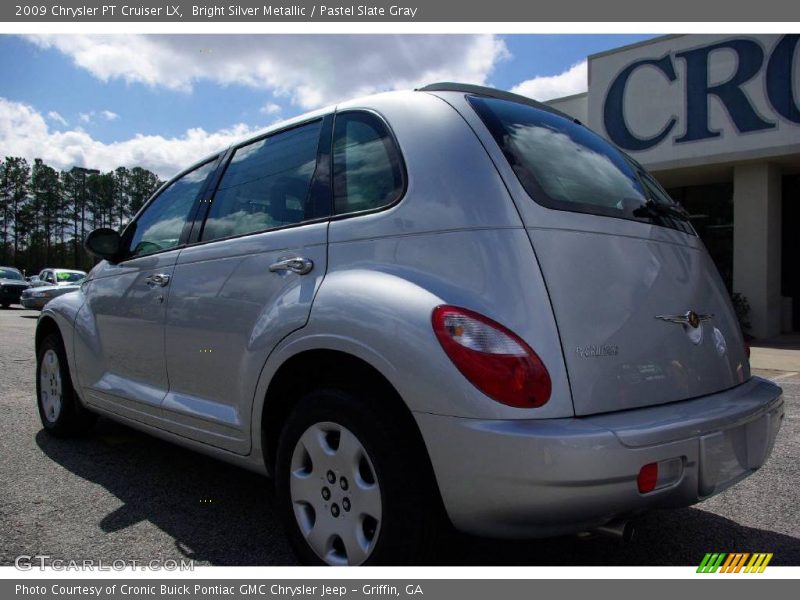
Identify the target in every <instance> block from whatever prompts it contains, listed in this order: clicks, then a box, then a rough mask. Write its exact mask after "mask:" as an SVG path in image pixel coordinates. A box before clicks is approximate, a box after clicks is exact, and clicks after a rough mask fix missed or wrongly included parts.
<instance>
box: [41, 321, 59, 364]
mask: <svg viewBox="0 0 800 600" xmlns="http://www.w3.org/2000/svg"><path fill="white" fill-rule="evenodd" d="M51 333H57V334H58V335H61V330H59V328H58V325H57V324H56V321H55V319H53V318H52V317H42V318H41V319H39V322H38V323H37V324H36V341H35V345H34V350H35V352H36V356H39V346H40V345H41V344H42V341H43V340H44V338H46V337H47V336H48V335H50V334H51Z"/></svg>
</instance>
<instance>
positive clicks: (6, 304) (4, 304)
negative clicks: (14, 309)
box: [2, 302, 11, 308]
mask: <svg viewBox="0 0 800 600" xmlns="http://www.w3.org/2000/svg"><path fill="white" fill-rule="evenodd" d="M2 306H3V308H8V307H9V306H11V305H10V304H9V303H8V302H3V304H2Z"/></svg>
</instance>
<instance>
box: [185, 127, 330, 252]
mask: <svg viewBox="0 0 800 600" xmlns="http://www.w3.org/2000/svg"><path fill="white" fill-rule="evenodd" d="M321 128H322V121H321V120H319V121H314V122H313V123H308V124H306V125H302V126H300V127H295V128H293V129H289V130H287V131H282V132H280V133H276V134H275V135H271V136H269V137H266V138H263V139H260V140H258V141H255V142H252V143H250V144H247V145H246V146H241V147H240V148H238V149H237V150H236V152H235V153H234V154H233V157H232V158H231V161H230V163H229V164H228V167H227V169H226V170H225V174H224V175H223V176H222V179H221V180H220V183H219V187H218V188H217V192H216V194H214V200H213V202H212V203H211V209H210V210H209V213H208V218H207V219H206V223H205V226H204V227H203V233H202V236H201V240H203V241H208V240H217V239H220V238H226V237H231V236H235V235H243V234H246V233H253V232H256V231H264V230H267V229H274V228H276V227H283V226H285V225H294V224H295V223H301V222H302V221H305V220H307V219H310V218H314V217H313V211H312V210H311V207H310V206H309V187H310V184H311V179H312V177H313V176H314V171H315V169H316V166H317V150H318V148H319V138H320V130H321Z"/></svg>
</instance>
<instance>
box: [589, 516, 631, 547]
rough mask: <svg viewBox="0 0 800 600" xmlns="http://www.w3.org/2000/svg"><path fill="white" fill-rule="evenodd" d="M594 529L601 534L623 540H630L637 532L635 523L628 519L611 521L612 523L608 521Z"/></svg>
mask: <svg viewBox="0 0 800 600" xmlns="http://www.w3.org/2000/svg"><path fill="white" fill-rule="evenodd" d="M592 531H593V532H595V533H599V534H601V535H605V536H608V537H613V538H616V539H618V540H622V541H623V542H630V541H631V540H632V539H633V536H634V535H635V534H636V528H635V527H634V526H633V523H631V522H630V521H626V520H619V521H611V522H610V523H606V524H605V525H602V526H600V527H598V528H596V529H593V530H592Z"/></svg>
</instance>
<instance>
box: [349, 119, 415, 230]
mask: <svg viewBox="0 0 800 600" xmlns="http://www.w3.org/2000/svg"><path fill="white" fill-rule="evenodd" d="M333 190H334V209H335V212H336V214H342V213H350V212H357V211H362V210H372V209H376V208H380V207H382V206H386V205H387V204H391V203H392V202H394V201H396V200H397V199H399V198H400V196H401V195H402V193H403V171H402V166H401V163H400V153H399V151H398V150H397V147H396V146H395V144H394V141H393V140H392V137H391V136H390V135H389V131H388V130H387V128H386V126H385V125H384V124H383V122H381V120H380V119H378V118H377V117H375V116H373V115H371V114H368V113H359V112H353V113H341V114H338V115H336V124H335V126H334V136H333Z"/></svg>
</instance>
